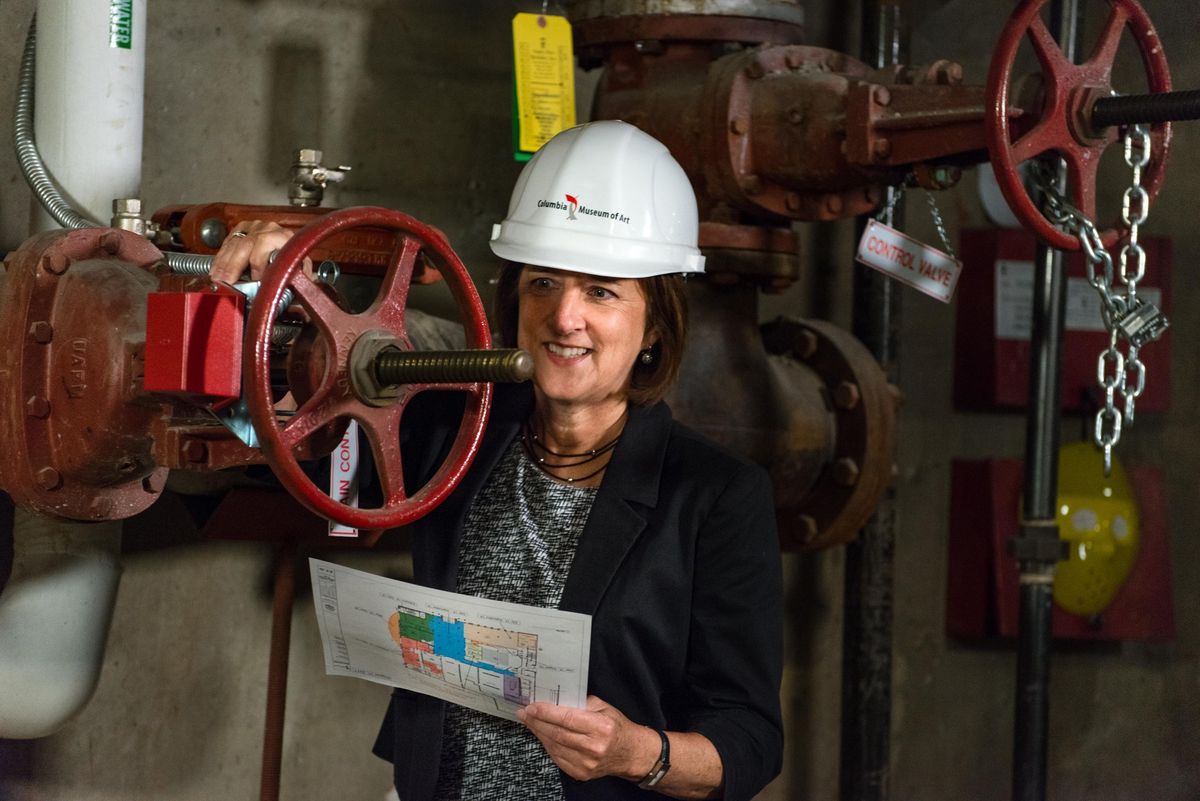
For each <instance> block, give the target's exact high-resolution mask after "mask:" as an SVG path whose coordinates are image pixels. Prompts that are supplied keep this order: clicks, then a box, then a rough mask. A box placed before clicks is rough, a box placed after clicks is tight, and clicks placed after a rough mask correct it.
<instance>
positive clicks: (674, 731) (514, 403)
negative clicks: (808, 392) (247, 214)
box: [213, 122, 782, 801]
mask: <svg viewBox="0 0 1200 801" xmlns="http://www.w3.org/2000/svg"><path fill="white" fill-rule="evenodd" d="M246 234H247V235H245V236H241V237H237V239H239V240H245V241H235V242H233V243H232V244H227V246H226V248H223V249H222V253H221V254H219V256H218V261H217V264H216V265H215V266H214V270H213V272H214V278H218V279H223V280H230V279H231V278H234V277H236V274H237V272H240V267H241V265H244V264H245V263H246V261H247V258H249V259H250V260H251V261H252V262H254V261H258V262H259V266H258V269H259V270H261V269H262V265H264V264H265V261H266V254H267V253H269V252H270V249H273V248H274V247H277V246H278V244H279V242H280V240H281V238H286V234H283V233H280V232H279V231H278V230H272V229H270V228H269V227H264V226H258V225H255V226H249V227H248V228H247V231H246ZM696 239H697V219H696V204H695V197H694V195H693V194H692V190H691V187H690V185H689V184H688V182H687V178H686V176H685V175H684V174H683V171H682V169H681V168H680V167H679V165H678V164H677V163H676V162H675V161H674V159H672V158H671V156H670V154H669V153H668V152H667V150H666V148H664V147H663V146H662V145H661V144H660V143H658V142H657V141H656V140H654V139H652V138H651V137H649V136H647V135H646V134H644V133H642V132H641V131H639V130H637V129H636V128H634V127H633V126H630V125H626V124H625V123H620V122H597V123H591V124H588V125H583V126H579V127H577V128H573V129H571V130H569V131H565V132H563V133H561V134H559V135H558V136H556V137H555V138H554V139H553V140H551V141H550V142H548V143H547V144H546V145H545V146H544V147H543V148H542V149H541V150H540V151H539V152H538V153H537V154H536V155H535V156H534V158H533V159H532V160H531V161H530V163H529V164H528V165H527V166H526V167H525V169H524V171H523V172H522V174H521V177H520V179H519V180H518V182H517V185H516V188H515V189H514V191H513V198H512V201H511V203H510V206H509V213H508V217H507V219H506V220H505V221H504V222H503V223H502V224H500V225H498V226H496V229H495V231H494V233H493V237H492V249H493V251H494V252H495V253H496V254H497V255H498V256H500V257H501V258H503V259H505V260H507V262H508V263H507V265H506V266H505V267H504V270H503V272H502V275H501V279H500V282H499V286H498V291H497V321H498V323H499V327H500V331H501V339H502V341H503V342H504V343H505V344H508V345H516V346H518V347H521V348H524V349H525V350H527V351H529V352H530V353H531V354H532V355H533V358H534V362H535V370H534V379H533V382H532V386H531V387H530V386H527V385H526V386H512V387H497V393H496V400H495V403H494V406H493V411H492V416H491V418H490V420H489V424H488V429H487V433H486V434H485V438H484V442H483V444H482V446H481V448H480V452H479V454H478V456H477V457H476V459H475V462H474V464H473V466H472V468H471V471H470V472H469V474H468V476H467V477H466V478H465V479H464V481H463V483H462V485H460V487H459V488H458V489H457V490H456V491H455V493H454V494H453V495H452V496H451V497H450V499H449V500H447V501H446V502H445V503H444V504H443V505H442V506H441V507H439V508H438V509H437V510H435V511H434V512H433V513H432V514H430V515H429V516H428V517H426V518H424V519H422V520H421V521H418V522H417V523H416V524H414V526H413V529H414V536H415V539H414V547H413V561H414V571H415V579H416V580H417V581H418V582H419V583H423V584H426V585H429V586H434V587H439V588H442V589H450V590H455V591H458V592H463V593H468V594H473V595H480V596H485V597H489V598H493V599H497V600H503V601H512V602H517V603H525V604H533V605H540V606H556V607H559V608H561V609H564V610H568V611H574V612H582V613H586V614H590V615H591V616H592V643H591V653H590V665H589V688H588V689H589V697H588V700H587V706H586V709H582V710H580V709H571V708H566V707H559V706H555V705H552V704H546V703H533V704H530V705H529V706H527V707H525V708H524V709H523V710H521V711H520V712H519V713H518V717H519V719H520V724H514V723H511V722H509V721H504V720H501V719H498V718H494V717H490V716H487V715H484V714H482V713H476V712H474V711H471V710H466V709H463V708H461V707H457V706H454V705H450V704H446V703H445V702H443V701H440V700H438V699H434V698H430V697H427V696H423V695H419V694H415V693H411V692H408V691H404V690H397V691H395V693H394V694H393V699H392V703H391V706H390V708H389V711H388V716H387V719H386V720H385V722H384V726H383V729H382V730H381V732H380V736H379V739H378V741H377V743H376V749H375V750H376V753H378V754H379V755H380V756H383V757H384V758H386V759H389V760H391V761H392V762H393V764H394V767H395V779H396V786H397V789H398V792H399V795H400V798H402V799H404V801H416V800H417V799H433V798H437V799H441V798H466V799H498V798H512V799H522V801H524V800H525V799H551V798H553V799H561V798H566V799H585V798H589V799H590V798H594V799H611V798H640V797H649V796H651V794H652V793H655V792H657V793H661V794H665V795H668V796H672V797H676V798H718V797H724V798H729V799H742V798H750V797H752V796H753V795H754V794H756V793H757V792H758V791H759V790H760V789H761V788H762V787H763V786H764V785H765V784H766V783H767V782H768V781H770V780H771V778H773V777H774V776H775V775H776V774H777V773H778V771H779V768H780V762H781V753H782V723H781V716H780V709H779V682H780V675H781V670H782V667H781V664H782V658H781V647H780V640H781V626H782V601H781V589H780V585H781V582H780V568H779V555H778V545H777V540H776V534H775V522H774V511H773V504H772V500H771V491H770V486H769V484H768V482H767V479H766V476H765V473H764V472H763V471H762V470H761V469H759V468H758V467H755V466H753V465H751V464H749V463H748V462H746V461H744V460H742V459H740V458H738V457H736V456H733V455H731V454H729V453H726V452H725V451H723V450H721V449H720V448H718V447H717V446H715V445H713V444H712V443H710V442H708V441H706V440H704V439H703V438H702V437H700V436H699V435H698V434H696V433H694V432H692V431H690V430H689V429H687V428H685V427H684V426H682V425H680V424H678V423H675V422H674V421H673V420H672V419H671V415H670V412H669V410H668V409H667V407H666V406H665V404H663V403H661V402H660V401H661V398H662V396H663V395H664V394H665V392H666V391H667V389H668V388H669V386H670V384H671V382H672V380H673V379H674V377H675V375H676V373H677V371H678V368H679V364H680V361H681V359H682V347H683V340H684V336H685V332H686V306H685V301H684V294H683V285H682V279H681V277H680V275H679V274H680V273H687V272H699V271H701V270H702V269H703V257H701V256H700V255H699V251H698V249H697V248H696ZM227 249H228V252H227ZM437 418H438V414H437V412H436V411H430V412H429V418H428V423H427V424H423V425H422V426H420V427H417V430H416V431H415V432H414V435H413V438H412V440H411V441H408V442H406V444H405V448H406V454H409V455H411V454H413V453H414V452H415V453H416V454H419V458H417V459H415V460H410V464H408V465H406V470H407V471H408V472H410V473H411V474H412V475H411V476H410V478H412V479H413V480H414V481H417V482H419V481H421V480H423V479H424V478H427V477H428V476H429V475H431V474H432V472H433V471H434V470H436V467H437V465H438V464H439V463H440V459H441V458H442V457H443V456H444V451H445V450H446V449H448V448H449V443H450V441H451V439H452V435H453V424H452V423H451V422H449V421H446V422H445V423H444V424H443V423H441V422H439V421H438V419H437ZM416 485H419V484H416ZM408 486H414V484H408Z"/></svg>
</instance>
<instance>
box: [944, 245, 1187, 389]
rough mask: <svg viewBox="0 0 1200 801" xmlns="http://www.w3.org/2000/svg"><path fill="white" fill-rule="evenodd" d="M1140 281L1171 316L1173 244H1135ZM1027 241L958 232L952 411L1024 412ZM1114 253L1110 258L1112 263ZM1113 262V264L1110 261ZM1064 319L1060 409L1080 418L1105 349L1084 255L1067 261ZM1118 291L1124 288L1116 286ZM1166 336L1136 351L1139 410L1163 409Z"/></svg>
mask: <svg viewBox="0 0 1200 801" xmlns="http://www.w3.org/2000/svg"><path fill="white" fill-rule="evenodd" d="M1141 243H1142V246H1143V247H1144V248H1145V249H1146V276H1145V278H1144V279H1143V280H1142V281H1141V283H1140V284H1139V294H1141V295H1142V296H1143V297H1146V298H1147V299H1149V300H1152V301H1154V302H1155V304H1156V305H1157V306H1158V307H1159V308H1160V309H1162V310H1163V311H1164V312H1165V313H1166V314H1167V316H1168V317H1170V311H1171V288H1170V283H1171V282H1170V277H1171V241H1170V240H1169V239H1164V238H1162V237H1141ZM1035 248H1036V246H1035V242H1034V239H1033V236H1032V235H1030V234H1028V233H1026V232H1025V231H1020V230H1015V229H1007V228H1004V229H1001V228H989V229H976V230H966V231H963V233H962V241H961V246H960V255H961V257H962V260H963V271H962V274H961V276H960V277H959V281H958V299H957V300H956V301H955V303H956V304H957V314H956V320H955V336H954V351H955V356H954V406H955V408H956V409H958V410H962V411H991V410H995V409H1022V408H1024V407H1025V405H1026V403H1028V400H1029V398H1028V395H1029V350H1030V345H1029V323H1030V319H1031V318H1030V308H1031V305H1030V302H1031V300H1032V297H1033V260H1034V254H1035ZM1115 257H1116V252H1115V251H1114V260H1115ZM1114 263H1115V261H1114ZM1066 273H1067V279H1068V280H1067V320H1066V323H1067V325H1066V333H1065V336H1064V339H1063V368H1062V408H1064V409H1067V410H1071V411H1078V410H1080V409H1083V408H1084V398H1085V395H1086V394H1087V393H1091V392H1093V391H1094V390H1095V387H1096V358H1097V356H1099V354H1100V351H1102V350H1104V349H1105V348H1106V347H1108V334H1106V333H1105V332H1104V331H1103V323H1102V321H1101V319H1100V313H1099V308H1100V300H1099V295H1098V294H1097V292H1096V290H1095V289H1094V288H1093V287H1091V286H1090V285H1088V283H1087V279H1086V277H1085V272H1084V262H1083V256H1082V255H1081V254H1079V253H1072V254H1069V255H1068V257H1067V266H1066ZM1116 281H1117V287H1118V288H1121V287H1123V285H1122V284H1120V280H1119V279H1116ZM1170 340H1171V332H1170V329H1168V330H1167V332H1166V333H1165V334H1163V336H1162V337H1161V338H1160V339H1158V340H1157V341H1155V342H1151V343H1149V344H1147V345H1146V346H1145V347H1144V348H1142V351H1141V359H1142V363H1143V364H1145V365H1146V375H1147V380H1146V390H1145V393H1144V394H1143V395H1142V396H1141V397H1140V398H1138V401H1137V408H1138V410H1139V411H1162V410H1163V409H1166V408H1167V406H1168V402H1169V394H1170V393H1169V389H1170V375H1169V369H1170V362H1171V359H1170V355H1171V351H1170Z"/></svg>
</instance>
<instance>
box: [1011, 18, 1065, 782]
mask: <svg viewBox="0 0 1200 801" xmlns="http://www.w3.org/2000/svg"><path fill="white" fill-rule="evenodd" d="M1050 13H1051V19H1050V30H1051V33H1052V34H1053V35H1054V37H1055V39H1057V40H1058V42H1059V44H1060V46H1061V48H1062V50H1063V53H1064V55H1066V56H1067V58H1069V59H1071V60H1074V59H1075V56H1076V50H1077V49H1078V48H1077V41H1076V40H1077V34H1078V32H1079V29H1080V16H1079V15H1080V9H1079V3H1078V0H1054V2H1053V3H1052V5H1051V12H1050ZM1056 176H1057V180H1058V183H1059V188H1060V190H1061V189H1062V187H1063V185H1064V184H1065V169H1064V165H1063V164H1062V163H1061V161H1059V163H1058V165H1057V173H1056ZM1035 267H1036V272H1035V276H1034V285H1033V310H1032V312H1033V314H1032V317H1033V323H1032V331H1031V353H1030V363H1029V403H1028V408H1027V415H1028V417H1027V420H1026V430H1025V487H1024V505H1023V507H1022V508H1023V509H1024V517H1023V519H1022V521H1021V533H1020V535H1019V536H1018V538H1017V540H1016V542H1015V543H1014V544H1013V550H1014V552H1015V555H1016V557H1017V558H1018V559H1019V560H1020V613H1019V618H1018V621H1019V631H1018V644H1017V687H1016V709H1015V716H1014V732H1013V787H1012V797H1013V799H1014V801H1043V799H1045V797H1046V752H1047V744H1048V740H1049V736H1048V735H1049V718H1050V692H1049V690H1050V650H1051V637H1052V627H1051V624H1052V617H1051V605H1052V602H1053V599H1054V570H1055V565H1056V563H1057V560H1058V556H1057V554H1058V550H1059V542H1058V527H1057V524H1056V506H1057V498H1056V496H1057V494H1058V440H1059V410H1060V405H1061V400H1060V395H1061V375H1062V340H1063V323H1064V318H1065V313H1066V312H1065V310H1066V292H1065V281H1064V278H1063V260H1062V253H1060V252H1059V251H1056V250H1053V249H1051V248H1048V247H1046V246H1045V245H1039V246H1038V251H1037V261H1036V263H1035Z"/></svg>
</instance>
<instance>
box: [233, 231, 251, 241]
mask: <svg viewBox="0 0 1200 801" xmlns="http://www.w3.org/2000/svg"><path fill="white" fill-rule="evenodd" d="M239 236H250V234H248V233H246V232H245V231H234V232H233V233H232V234H230V235H229V238H230V239H234V238H236V237H239Z"/></svg>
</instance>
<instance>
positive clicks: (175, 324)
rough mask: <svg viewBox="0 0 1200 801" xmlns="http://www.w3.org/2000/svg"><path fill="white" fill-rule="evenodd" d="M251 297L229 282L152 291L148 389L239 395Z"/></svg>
mask: <svg viewBox="0 0 1200 801" xmlns="http://www.w3.org/2000/svg"><path fill="white" fill-rule="evenodd" d="M245 302H246V298H245V296H244V295H242V294H241V293H240V292H236V291H234V290H232V289H225V288H218V291H217V292H152V293H150V295H149V296H148V297H147V299H146V351H145V363H146V364H145V378H144V381H143V387H144V388H145V389H146V391H147V392H164V393H168V394H172V395H181V394H182V395H200V396H204V397H207V398H237V397H239V396H240V395H241V386H242V331H243V328H244V324H245V323H244V318H243V315H242V309H243V307H244V306H245Z"/></svg>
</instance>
